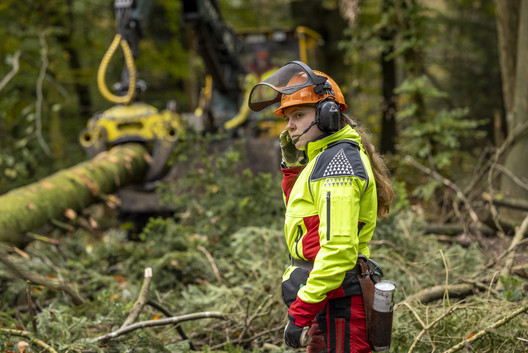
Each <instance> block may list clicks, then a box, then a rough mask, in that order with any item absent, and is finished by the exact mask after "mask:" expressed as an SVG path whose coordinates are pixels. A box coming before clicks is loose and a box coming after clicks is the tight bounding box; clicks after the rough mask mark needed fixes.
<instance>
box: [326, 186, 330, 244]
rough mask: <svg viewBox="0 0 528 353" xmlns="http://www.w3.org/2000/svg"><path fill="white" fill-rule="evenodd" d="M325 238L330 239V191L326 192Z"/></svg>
mask: <svg viewBox="0 0 528 353" xmlns="http://www.w3.org/2000/svg"><path fill="white" fill-rule="evenodd" d="M326 240H327V241H328V240H330V191H328V192H327V193H326Z"/></svg>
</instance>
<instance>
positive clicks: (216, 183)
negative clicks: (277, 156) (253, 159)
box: [158, 135, 284, 243]
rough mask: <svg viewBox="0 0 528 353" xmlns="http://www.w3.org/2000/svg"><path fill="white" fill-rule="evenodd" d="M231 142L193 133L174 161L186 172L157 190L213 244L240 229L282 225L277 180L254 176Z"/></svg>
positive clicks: (183, 222) (185, 221)
mask: <svg viewBox="0 0 528 353" xmlns="http://www.w3.org/2000/svg"><path fill="white" fill-rule="evenodd" d="M226 142H227V141H226V140H218V137H216V138H215V137H211V140H209V141H208V139H207V138H205V139H204V138H202V137H200V136H194V137H193V136H192V135H191V136H189V137H188V140H187V141H186V142H184V143H182V145H181V146H179V150H178V151H177V153H176V155H177V160H176V161H174V162H173V163H174V164H175V165H177V166H179V165H181V166H182V169H184V170H182V175H180V176H179V177H178V179H177V180H176V181H175V182H173V183H170V184H164V185H161V186H160V188H159V189H158V193H159V195H160V196H161V198H162V201H163V202H164V203H165V204H168V205H171V206H172V207H173V208H174V209H175V210H176V211H175V213H176V216H177V218H178V219H179V221H180V224H181V226H183V227H185V226H192V228H193V229H194V231H196V232H197V234H200V235H205V236H206V237H207V238H208V239H209V241H212V242H213V243H216V242H218V241H221V240H222V239H225V236H227V235H229V234H231V233H233V232H235V231H236V230H238V229H239V228H241V227H245V226H250V225H251V226H271V227H272V226H280V224H281V219H282V213H283V209H284V204H283V200H282V193H281V190H280V182H279V181H278V179H276V178H274V177H273V176H272V175H270V174H267V173H260V174H256V175H255V174H253V173H252V172H251V170H250V169H247V168H246V167H244V165H246V164H245V163H246V161H245V157H244V155H243V149H242V144H241V143H235V144H226ZM222 149H225V150H224V151H221V150H222ZM190 156H192V159H191V158H190ZM189 196H192V197H189Z"/></svg>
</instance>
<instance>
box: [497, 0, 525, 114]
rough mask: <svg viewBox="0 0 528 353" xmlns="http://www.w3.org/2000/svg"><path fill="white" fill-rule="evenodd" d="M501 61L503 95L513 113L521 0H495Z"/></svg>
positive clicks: (506, 104) (509, 110) (509, 111)
mask: <svg viewBox="0 0 528 353" xmlns="http://www.w3.org/2000/svg"><path fill="white" fill-rule="evenodd" d="M495 7H496V9H497V31H498V33H499V61H500V66H501V75H502V95H503V99H504V107H505V108H506V113H507V114H511V112H512V109H513V97H514V88H515V61H516V59H517V56H516V53H517V37H518V30H519V14H520V8H521V0H507V1H504V0H495Z"/></svg>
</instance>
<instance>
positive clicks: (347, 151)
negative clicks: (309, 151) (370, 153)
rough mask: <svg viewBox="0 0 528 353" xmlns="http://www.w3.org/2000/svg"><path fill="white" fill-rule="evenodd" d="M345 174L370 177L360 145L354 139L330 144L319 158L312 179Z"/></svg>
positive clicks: (364, 177) (365, 178) (363, 177)
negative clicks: (362, 158) (362, 157)
mask: <svg viewBox="0 0 528 353" xmlns="http://www.w3.org/2000/svg"><path fill="white" fill-rule="evenodd" d="M343 176H355V177H358V178H361V179H363V180H367V179H368V177H367V171H366V170H365V166H364V165H363V161H362V160H361V155H360V150H359V146H358V145H357V144H356V143H354V142H352V141H338V142H337V143H335V144H331V145H329V146H328V148H327V149H326V150H324V151H323V153H321V155H320V156H319V157H318V158H317V162H316V164H315V167H314V169H313V171H312V175H310V181H314V180H319V179H324V178H333V177H343Z"/></svg>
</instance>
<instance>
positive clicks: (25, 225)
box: [0, 144, 148, 243]
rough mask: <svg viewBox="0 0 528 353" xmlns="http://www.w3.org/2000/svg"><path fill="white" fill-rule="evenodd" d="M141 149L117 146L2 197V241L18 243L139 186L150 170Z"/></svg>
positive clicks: (0, 226) (143, 149)
mask: <svg viewBox="0 0 528 353" xmlns="http://www.w3.org/2000/svg"><path fill="white" fill-rule="evenodd" d="M147 160H148V153H147V151H146V149H145V147H143V146H142V145H139V144H126V145H120V146H116V147H114V148H113V149H111V150H110V151H108V152H103V153H100V154H99V155H97V156H96V157H94V158H93V159H91V160H89V161H85V162H82V163H80V164H78V165H76V166H73V167H71V168H69V169H65V170H61V171H59V172H57V173H55V174H53V175H51V176H49V177H46V178H44V179H42V180H40V181H38V182H36V183H33V184H30V185H27V186H24V187H20V188H18V189H14V190H11V191H10V192H8V193H6V194H4V195H1V196H0V241H3V242H11V243H16V242H19V241H20V239H19V237H22V235H23V234H24V233H25V232H28V231H32V230H36V229H38V228H40V227H42V226H43V225H44V224H46V223H47V222H48V221H49V220H51V219H60V218H62V217H63V214H64V212H65V211H66V210H68V209H73V210H75V211H79V210H82V209H83V208H85V207H87V206H88V205H90V204H92V203H94V202H95V201H97V200H98V199H99V198H100V196H104V195H105V194H110V193H113V192H115V191H116V190H117V189H118V188H119V187H122V186H124V185H126V184H131V183H135V182H140V181H141V180H142V178H143V176H144V174H145V172H146V170H147V167H148V162H147Z"/></svg>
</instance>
